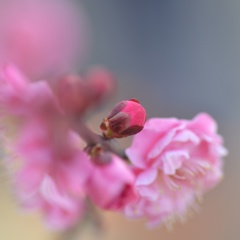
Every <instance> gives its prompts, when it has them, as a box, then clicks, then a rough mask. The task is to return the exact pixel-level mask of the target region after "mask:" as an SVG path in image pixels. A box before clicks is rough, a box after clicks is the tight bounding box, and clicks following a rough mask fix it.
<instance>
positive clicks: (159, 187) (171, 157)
mask: <svg viewBox="0 0 240 240" xmlns="http://www.w3.org/2000/svg"><path fill="white" fill-rule="evenodd" d="M222 144H223V140H222V138H221V136H219V135H218V134H217V126H216V123H215V121H214V120H213V119H212V118H211V117H210V116H209V115H207V114H205V113H202V114H199V115H197V116H196V117H195V118H194V119H193V120H191V121H188V120H178V119H175V118H170V119H161V118H153V119H149V120H148V121H147V122H146V124H145V127H144V129H143V130H142V131H141V132H140V133H139V134H137V135H136V136H135V137H134V139H133V142H132V145H131V146H130V147H129V148H128V149H127V150H126V154H127V156H128V157H129V159H130V161H131V163H132V164H133V166H134V168H135V171H136V175H137V178H136V181H135V187H136V189H137V191H138V193H139V195H140V196H141V197H140V199H141V198H142V200H140V202H139V203H138V206H139V207H140V212H141V213H143V212H144V211H146V215H147V217H148V218H149V219H150V222H151V220H152V217H153V218H159V219H161V218H162V217H161V216H162V213H163V212H164V211H165V210H164V209H165V207H164V205H163V206H162V207H161V205H160V206H159V208H160V209H162V211H163V212H162V211H160V212H159V216H156V214H154V213H153V214H150V212H149V211H148V210H143V208H144V206H146V208H148V207H149V205H151V204H153V205H156V204H157V202H161V201H166V199H169V201H170V202H169V204H170V205H171V204H173V203H174V205H176V204H177V203H176V202H178V200H179V201H181V203H179V204H180V205H181V209H187V208H188V206H189V205H190V202H191V201H189V198H186V199H187V201H184V198H183V199H181V196H184V194H185V192H190V196H191V199H193V196H194V195H195V196H197V195H198V194H202V193H204V192H205V191H207V190H209V189H211V188H212V187H214V186H215V185H216V184H218V183H219V181H220V180H221V178H222V176H223V173H222V166H223V162H222V157H223V156H225V155H226V150H225V148H224V147H223V146H222ZM175 192H177V193H175ZM184 204H185V206H184ZM171 209H172V210H171V211H169V214H167V216H166V218H167V217H168V216H170V215H172V214H173V213H174V211H175V210H174V208H171ZM136 211H137V210H136ZM177 212H178V211H177ZM184 212H185V211H184ZM162 220H164V219H161V221H162Z"/></svg>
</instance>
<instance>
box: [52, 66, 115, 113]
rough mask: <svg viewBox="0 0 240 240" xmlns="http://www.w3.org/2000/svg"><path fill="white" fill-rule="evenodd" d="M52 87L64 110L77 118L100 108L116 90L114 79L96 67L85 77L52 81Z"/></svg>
mask: <svg viewBox="0 0 240 240" xmlns="http://www.w3.org/2000/svg"><path fill="white" fill-rule="evenodd" d="M51 85H52V86H53V90H54V92H55V94H56V96H57V98H58V101H59V103H60V105H61V107H62V109H63V110H64V111H65V112H66V113H67V114H70V115H71V114H72V115H75V116H81V115H82V114H83V113H85V112H86V111H87V110H89V109H90V108H91V107H95V106H96V105H97V106H98V105H99V104H101V103H102V102H103V101H104V100H106V99H108V98H109V96H110V95H112V93H113V92H114V90H115V82H114V77H113V76H112V74H111V73H110V72H109V71H108V70H106V69H104V68H103V67H94V68H92V69H90V70H89V71H88V72H87V73H86V74H84V75H83V76H81V75H76V74H66V75H63V76H61V77H59V78H57V79H55V80H54V81H51Z"/></svg>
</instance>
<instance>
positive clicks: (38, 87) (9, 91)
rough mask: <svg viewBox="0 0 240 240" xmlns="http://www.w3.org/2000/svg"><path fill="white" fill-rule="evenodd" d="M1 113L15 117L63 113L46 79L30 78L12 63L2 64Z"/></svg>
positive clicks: (0, 68) (0, 76)
mask: <svg viewBox="0 0 240 240" xmlns="http://www.w3.org/2000/svg"><path fill="white" fill-rule="evenodd" d="M0 106H1V113H2V114H3V116H4V114H5V115H8V114H9V115H11V116H15V117H20V116H21V117H26V116H30V115H32V116H33V115H36V114H37V115H38V116H39V114H47V112H48V113H49V114H50V113H51V114H52V113H55V114H56V113H58V114H60V113H61V109H60V108H59V106H58V103H57V100H56V98H55V96H54V95H53V92H52V90H51V88H50V87H49V85H48V83H47V82H45V81H38V82H30V80H29V79H28V78H27V77H26V76H24V74H23V73H22V72H21V71H19V69H18V68H17V67H16V66H15V65H13V64H10V63H5V64H2V65H1V66H0Z"/></svg>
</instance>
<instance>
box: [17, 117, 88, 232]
mask: <svg viewBox="0 0 240 240" xmlns="http://www.w3.org/2000/svg"><path fill="white" fill-rule="evenodd" d="M48 123H49V122H44V121H42V120H40V119H37V120H32V121H31V122H28V124H27V125H26V126H23V127H22V128H21V131H20V134H19V137H18V139H17V141H16V143H15V149H14V150H15V154H16V156H17V157H18V159H19V161H20V163H21V166H20V169H19V170H18V172H17V173H16V176H15V184H16V191H17V196H18V198H19V199H20V202H21V204H22V205H23V206H25V207H26V208H27V209H38V210H40V211H41V212H42V213H43V215H44V218H45V219H46V222H47V224H48V226H49V227H51V228H54V229H65V228H68V227H71V226H72V225H74V224H75V223H76V222H77V221H78V220H79V218H81V216H82V214H83V213H84V197H85V194H86V183H87V181H88V178H89V176H90V173H91V166H90V164H89V160H88V157H87V155H86V154H85V153H84V152H82V151H81V150H79V146H78V144H79V142H80V139H79V138H78V136H76V134H74V133H73V132H71V131H69V130H67V129H62V128H61V127H60V126H59V128H56V127H53V126H51V125H48ZM54 131H58V133H56V132H54Z"/></svg>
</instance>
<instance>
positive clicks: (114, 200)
mask: <svg viewBox="0 0 240 240" xmlns="http://www.w3.org/2000/svg"><path fill="white" fill-rule="evenodd" d="M106 157H107V156H106ZM108 157H110V158H111V159H110V162H109V161H108V162H107V163H106V164H94V165H93V170H92V175H91V177H90V180H89V182H88V186H87V189H88V195H89V197H90V199H91V200H92V201H93V202H94V203H95V204H96V205H97V206H99V207H101V208H103V209H108V210H121V209H122V208H123V207H124V206H125V205H126V204H129V203H131V202H134V201H136V199H137V195H136V193H135V192H134V190H133V183H134V180H135V177H134V174H133V172H132V171H131V169H130V168H129V166H128V165H127V164H126V163H124V161H123V160H122V159H121V158H120V157H118V156H116V155H113V154H111V156H108Z"/></svg>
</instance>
